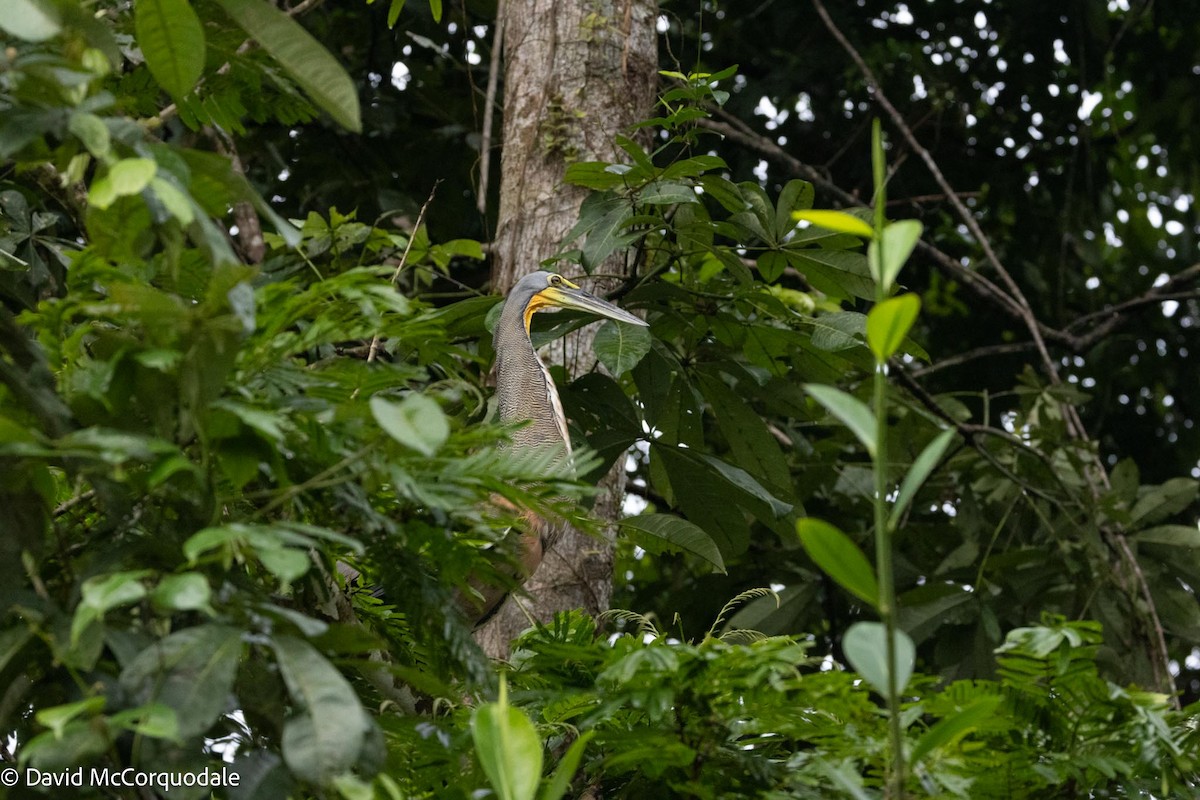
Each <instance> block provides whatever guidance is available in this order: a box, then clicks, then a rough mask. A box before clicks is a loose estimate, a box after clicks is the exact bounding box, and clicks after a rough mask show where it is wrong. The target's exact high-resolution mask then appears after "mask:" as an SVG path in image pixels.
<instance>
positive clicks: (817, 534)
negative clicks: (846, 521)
mask: <svg viewBox="0 0 1200 800" xmlns="http://www.w3.org/2000/svg"><path fill="white" fill-rule="evenodd" d="M796 533H797V534H799V535H800V542H801V543H802V544H803V545H804V549H805V551H806V552H807V553H808V555H809V558H811V559H812V560H813V562H814V563H815V564H816V565H817V566H818V567H820V568H821V569H822V570H823V571H824V572H825V574H826V575H828V576H829V577H831V578H833V580H834V581H836V582H837V584H838V585H839V586H841V587H842V588H843V589H845V590H846V591H848V592H850V593H851V594H853V595H854V596H855V597H858V598H859V599H861V600H864V601H865V602H867V603H870V604H871V606H872V607H878V605H879V584H878V583H877V582H876V580H875V571H874V570H873V569H872V568H871V562H869V561H867V557H866V556H865V555H863V552H862V550H860V549H858V545H856V544H855V543H854V542H853V541H852V540H851V539H850V537H849V536H847V535H846V534H844V533H842V532H841V531H840V530H839V529H837V528H835V527H834V526H833V525H830V524H829V523H828V522H825V521H823V520H819V519H816V518H814V517H804V518H802V519H798V520H796Z"/></svg>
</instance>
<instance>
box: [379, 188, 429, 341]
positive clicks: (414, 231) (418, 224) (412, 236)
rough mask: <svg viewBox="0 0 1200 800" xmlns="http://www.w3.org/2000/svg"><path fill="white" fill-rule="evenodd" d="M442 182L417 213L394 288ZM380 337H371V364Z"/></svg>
mask: <svg viewBox="0 0 1200 800" xmlns="http://www.w3.org/2000/svg"><path fill="white" fill-rule="evenodd" d="M439 183H441V180H440V179H439V180H437V181H434V183H433V188H432V189H430V190H429V197H427V198H425V202H424V203H423V204H422V205H421V210H420V212H418V213H417V222H416V224H415V225H413V229H412V233H411V234H410V235H409V237H408V242H407V243H406V244H405V245H404V252H403V253H401V254H400V263H399V264H397V265H396V271H395V272H393V273H392V280H391V283H392V285H393V286H395V285H396V284H397V282H398V281H399V280H400V273H401V272H403V271H404V265H405V264H406V263H408V253H409V251H410V250H412V245H413V240H414V239H416V238H417V231H419V230H421V223H422V222H423V221H424V219H425V210H426V209H427V208H429V204H430V203H432V202H433V196H434V194H436V193H437V187H438V184H439ZM380 338H381V337H380V335H379V334H378V333H377V334H375V335H374V336H373V337H371V348H370V350H368V351H367V363H368V364H370V363H371V362H372V361H374V360H375V357H376V356H378V355H379V341H380Z"/></svg>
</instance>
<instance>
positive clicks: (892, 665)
mask: <svg viewBox="0 0 1200 800" xmlns="http://www.w3.org/2000/svg"><path fill="white" fill-rule="evenodd" d="M874 388H875V569H876V572H878V578H879V616H880V618H881V619H882V620H883V626H884V635H885V640H886V641H887V648H886V650H887V652H886V657H887V705H888V725H889V728H888V739H889V743H890V745H891V748H890V749H891V751H892V769H891V775H890V780H889V784H890V785H889V790H888V796H889V797H891V798H894V799H898V798H902V797H903V796H904V732H903V730H902V729H901V727H900V688H899V686H897V684H896V585H895V581H894V579H893V575H892V534H891V531H890V530H889V529H888V524H887V517H888V507H887V496H888V492H889V490H890V488H891V486H890V483H889V481H888V470H887V463H888V461H887V458H888V457H887V434H888V424H887V372H886V369H885V365H883V364H879V365H877V366H876V368H875V387H874Z"/></svg>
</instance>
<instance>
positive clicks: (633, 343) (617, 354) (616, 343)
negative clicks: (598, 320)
mask: <svg viewBox="0 0 1200 800" xmlns="http://www.w3.org/2000/svg"><path fill="white" fill-rule="evenodd" d="M650 342H651V338H650V331H649V329H647V328H643V327H640V326H638V325H630V324H628V323H622V322H617V321H616V320H611V319H610V320H606V321H605V322H604V324H603V325H601V326H600V329H599V330H598V331H596V338H595V340H594V342H593V347H594V349H595V351H596V358H598V359H599V360H600V363H601V364H603V365H604V366H605V367H606V368H607V369H608V371H609V372H610V373H611V374H612V375H623V374H624V373H626V372H628V371H629V370H631V369H633V368H634V367H635V366H637V363H638V362H639V361H641V360H642V358H644V357H645V355H646V353H649V352H650Z"/></svg>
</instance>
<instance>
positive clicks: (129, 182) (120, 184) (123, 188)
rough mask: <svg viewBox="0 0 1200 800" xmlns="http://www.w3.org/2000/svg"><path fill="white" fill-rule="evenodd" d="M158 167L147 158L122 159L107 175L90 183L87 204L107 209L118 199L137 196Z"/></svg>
mask: <svg viewBox="0 0 1200 800" xmlns="http://www.w3.org/2000/svg"><path fill="white" fill-rule="evenodd" d="M157 171H158V165H157V164H155V163H154V162H153V161H151V160H150V159H148V158H124V159H121V160H120V161H118V162H117V163H115V164H113V165H112V167H111V168H109V170H108V173H107V174H105V175H103V176H101V177H99V178H97V179H96V180H95V181H93V182H92V188H91V189H90V191H89V192H88V204H89V205H92V206H95V207H96V208H101V209H103V208H108V207H109V206H110V205H112V204H113V203H114V202H115V201H116V199H117V198H118V197H125V196H126V195H131V194H137V193H138V192H140V191H141V190H142V189H145V188H146V186H147V185H148V184H149V183H150V179H151V178H153V177H154V173H155V172H157Z"/></svg>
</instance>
